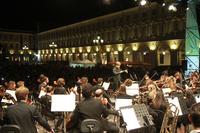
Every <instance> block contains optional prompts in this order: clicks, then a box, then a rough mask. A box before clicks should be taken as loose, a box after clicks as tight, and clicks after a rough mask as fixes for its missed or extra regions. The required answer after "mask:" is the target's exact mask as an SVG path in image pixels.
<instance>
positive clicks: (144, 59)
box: [11, 3, 186, 66]
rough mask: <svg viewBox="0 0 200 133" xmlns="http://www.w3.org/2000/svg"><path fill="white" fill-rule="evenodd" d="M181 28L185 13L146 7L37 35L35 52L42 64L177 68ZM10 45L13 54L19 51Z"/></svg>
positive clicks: (152, 5) (181, 50)
mask: <svg viewBox="0 0 200 133" xmlns="http://www.w3.org/2000/svg"><path fill="white" fill-rule="evenodd" d="M185 26H186V9H185V8H183V7H178V10H177V11H176V12H172V11H169V10H168V9H166V8H164V7H162V6H161V5H159V4H158V3H150V4H148V5H146V6H143V7H141V6H138V7H134V8H131V9H127V10H124V11H120V12H116V13H113V14H109V15H105V16H101V17H97V18H93V19H90V20H86V21H83V22H79V23H75V24H72V25H67V26H64V27H60V28H56V29H52V30H48V31H45V32H41V33H38V34H37V35H36V37H37V38H38V39H37V48H36V49H38V55H39V56H38V59H39V61H41V62H48V61H67V62H71V61H78V60H90V61H92V62H96V63H102V64H107V63H110V62H114V61H116V60H119V61H127V62H130V63H133V64H138V63H139V64H141V63H143V64H151V65H152V66H162V65H180V64H181V62H182V60H183V59H184V44H185V42H184V38H185V37H184V36H185ZM19 36H20V34H19ZM29 37H33V35H30V36H29ZM16 38H17V37H16ZM19 38H20V37H18V40H19ZM30 40H33V38H32V39H30ZM14 44H17V42H16V43H14ZM14 44H13V45H12V47H11V48H12V49H15V48H16V49H20V48H21V47H22V45H20V46H17V45H14ZM20 44H23V43H20ZM29 44H32V43H31V42H29ZM28 47H30V48H31V47H33V46H32V45H31V46H29V45H28ZM11 53H12V52H11Z"/></svg>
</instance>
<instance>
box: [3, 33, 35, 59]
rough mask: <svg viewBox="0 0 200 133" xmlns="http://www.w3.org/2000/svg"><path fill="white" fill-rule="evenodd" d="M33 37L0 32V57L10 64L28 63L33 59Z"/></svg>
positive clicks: (28, 34)
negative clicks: (10, 62)
mask: <svg viewBox="0 0 200 133" xmlns="http://www.w3.org/2000/svg"><path fill="white" fill-rule="evenodd" d="M34 44H35V42H34V35H33V34H31V33H22V32H21V33H20V32H9V31H0V56H1V58H4V59H5V60H8V61H12V62H30V61H31V60H32V58H33V54H34V53H33V50H34V49H35V46H34Z"/></svg>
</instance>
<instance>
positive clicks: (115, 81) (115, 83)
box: [113, 61, 128, 91]
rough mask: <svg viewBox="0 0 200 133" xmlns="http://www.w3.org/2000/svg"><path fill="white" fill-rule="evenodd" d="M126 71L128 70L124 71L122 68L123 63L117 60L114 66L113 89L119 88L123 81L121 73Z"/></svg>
mask: <svg viewBox="0 0 200 133" xmlns="http://www.w3.org/2000/svg"><path fill="white" fill-rule="evenodd" d="M123 72H126V73H128V71H127V70H124V71H122V69H121V63H120V62H119V61H117V62H116V63H115V67H114V68H113V74H114V76H113V91H115V90H117V89H118V88H119V86H120V83H121V73H123Z"/></svg>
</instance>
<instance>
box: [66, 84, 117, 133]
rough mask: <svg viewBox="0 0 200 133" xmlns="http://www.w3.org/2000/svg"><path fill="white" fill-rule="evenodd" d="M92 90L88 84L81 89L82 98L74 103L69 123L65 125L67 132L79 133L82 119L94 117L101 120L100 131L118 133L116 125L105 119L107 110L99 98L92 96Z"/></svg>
mask: <svg viewBox="0 0 200 133" xmlns="http://www.w3.org/2000/svg"><path fill="white" fill-rule="evenodd" d="M92 92H93V90H92V86H91V85H90V84H88V85H86V86H84V88H83V89H82V95H83V97H84V100H82V101H80V102H79V103H78V104H77V105H76V108H75V110H74V111H73V114H72V117H71V122H70V125H68V126H67V127H68V128H67V130H68V131H69V133H79V132H80V125H81V122H82V121H83V120H85V119H96V120H98V121H100V122H101V124H102V125H101V126H100V127H102V131H107V132H112V133H118V132H119V129H118V127H117V126H116V125H115V124H114V123H112V122H109V121H107V120H106V119H105V118H106V117H107V116H108V114H109V110H108V109H107V108H106V107H105V106H104V105H103V104H102V103H101V101H100V100H99V99H95V98H93V94H92ZM116 113H117V112H116Z"/></svg>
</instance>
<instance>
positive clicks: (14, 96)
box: [6, 90, 17, 101]
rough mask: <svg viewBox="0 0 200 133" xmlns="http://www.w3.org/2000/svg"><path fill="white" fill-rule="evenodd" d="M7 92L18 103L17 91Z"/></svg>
mask: <svg viewBox="0 0 200 133" xmlns="http://www.w3.org/2000/svg"><path fill="white" fill-rule="evenodd" d="M6 92H7V93H8V94H10V95H11V96H12V97H13V98H14V99H15V101H17V98H16V95H15V90H6Z"/></svg>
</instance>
